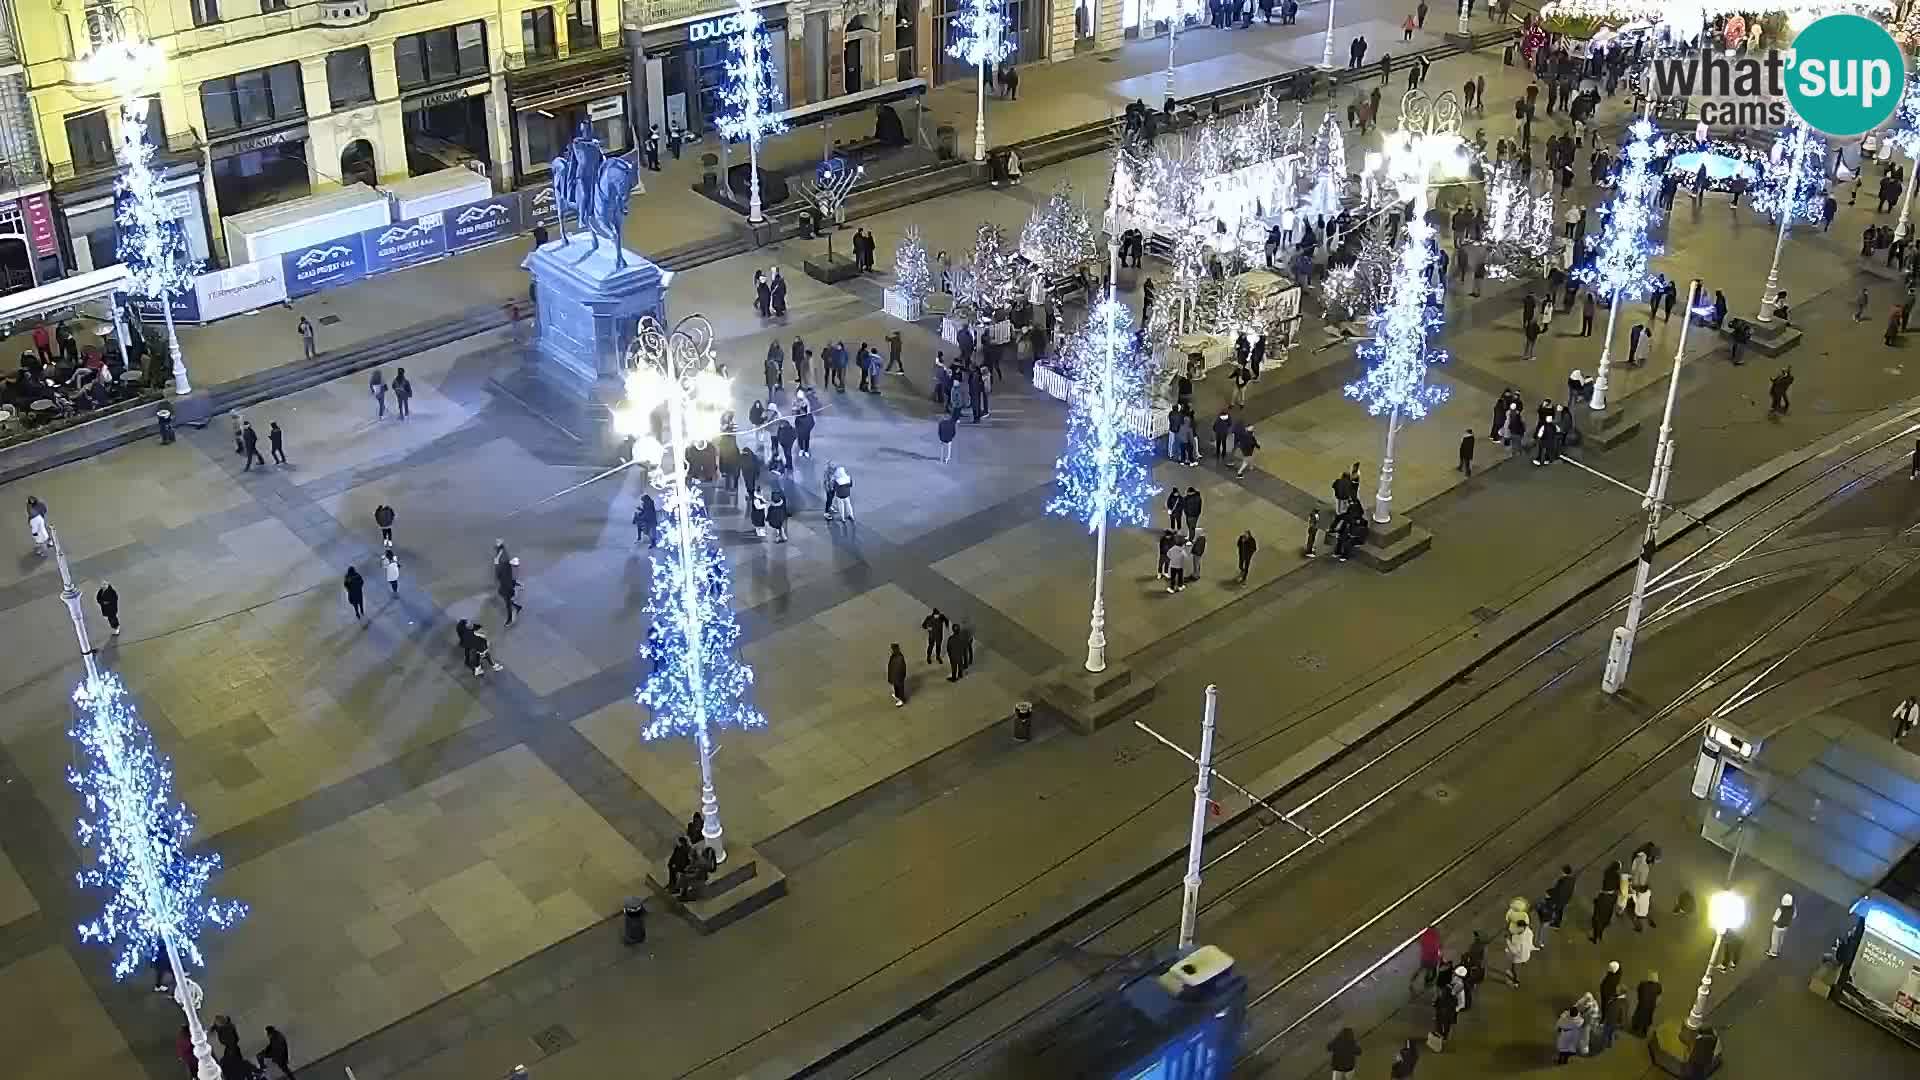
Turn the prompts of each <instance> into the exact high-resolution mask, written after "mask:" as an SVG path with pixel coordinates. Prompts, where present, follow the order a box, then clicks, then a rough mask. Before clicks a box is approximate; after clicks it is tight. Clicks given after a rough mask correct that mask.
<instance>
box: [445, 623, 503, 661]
mask: <svg viewBox="0 0 1920 1080" xmlns="http://www.w3.org/2000/svg"><path fill="white" fill-rule="evenodd" d="M453 632H454V636H455V637H456V638H457V639H458V640H459V642H460V655H461V656H462V658H463V659H464V660H465V662H466V663H467V664H468V665H469V666H471V667H472V668H473V673H474V674H475V675H485V674H486V673H487V669H488V668H489V667H491V668H492V669H493V670H494V671H499V670H500V667H501V665H500V662H499V661H498V660H495V659H494V658H493V646H492V644H491V643H490V642H489V641H488V640H487V634H486V630H485V629H483V628H482V627H481V625H480V624H479V623H477V622H468V621H467V620H465V619H461V620H460V621H459V622H458V623H455V624H454V627H453Z"/></svg>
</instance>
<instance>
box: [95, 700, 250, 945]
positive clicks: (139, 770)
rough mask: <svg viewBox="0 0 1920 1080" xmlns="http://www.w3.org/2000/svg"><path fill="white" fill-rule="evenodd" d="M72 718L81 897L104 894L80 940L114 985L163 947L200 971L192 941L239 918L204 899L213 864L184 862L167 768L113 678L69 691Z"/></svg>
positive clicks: (215, 859) (192, 857)
mask: <svg viewBox="0 0 1920 1080" xmlns="http://www.w3.org/2000/svg"><path fill="white" fill-rule="evenodd" d="M73 702H74V705H75V706H76V707H77V708H78V710H79V714H80V715H79V717H78V718H77V719H76V721H75V722H74V726H73V728H72V729H71V730H70V731H69V732H68V734H70V735H71V736H72V738H73V740H74V742H75V744H77V746H78V747H79V750H80V755H81V759H82V760H81V762H80V763H79V764H75V765H72V766H69V767H68V769H67V783H68V784H69V785H71V786H72V787H73V790H74V791H75V792H77V793H79V795H80V802H81V815H80V819H79V823H78V833H79V838H80V844H81V846H82V847H85V848H89V849H91V851H92V853H93V862H92V863H91V864H89V865H88V866H86V867H85V868H83V869H82V870H80V871H79V873H78V874H77V875H75V876H76V877H77V879H78V880H79V883H80V885H81V887H82V888H86V889H98V890H101V891H102V892H105V893H106V894H107V896H106V902H105V903H104V904H103V906H102V907H101V909H100V913H99V914H98V915H96V916H95V917H94V918H93V919H91V920H90V921H88V922H85V923H82V924H81V925H80V927H79V930H80V940H82V941H87V942H93V943H97V944H100V945H105V946H107V947H108V948H110V949H113V950H114V958H113V977H114V978H116V979H124V978H126V977H127V976H129V975H131V974H133V973H134V972H136V971H138V970H140V969H141V968H142V967H145V966H146V965H147V964H149V963H151V962H152V961H153V960H154V959H155V957H157V956H159V955H160V954H161V953H162V952H163V951H164V948H165V945H166V943H168V942H171V943H172V945H173V949H174V952H175V954H176V955H177V956H178V958H179V962H180V963H181V964H183V965H190V966H193V967H204V966H205V964H206V960H205V958H204V957H202V955H201V953H200V937H201V935H202V934H204V933H205V932H206V931H207V929H208V928H209V927H218V928H221V929H226V928H230V927H232V926H233V925H234V924H236V923H238V922H239V921H240V920H241V919H242V918H244V917H245V916H246V914H247V906H246V905H245V904H242V903H240V902H239V901H237V900H217V899H213V898H211V897H209V896H207V885H208V883H209V882H211V881H212V880H213V875H214V873H215V872H216V871H218V870H219V869H220V856H218V855H214V854H207V853H202V854H189V853H188V852H187V841H188V840H189V839H191V838H192V836H193V825H194V819H193V813H192V812H191V811H189V810H188V809H187V807H186V805H185V804H184V803H181V802H179V801H178V800H176V799H175V798H174V796H173V765H172V763H171V762H169V761H168V760H167V759H166V757H165V756H164V755H162V754H161V753H160V752H159V751H158V750H156V749H155V748H154V745H153V734H152V732H150V731H148V730H147V726H146V725H145V724H143V723H141V721H140V716H139V713H138V711H137V710H136V709H135V708H134V705H133V702H132V701H130V700H129V699H128V697H127V692H126V687H125V686H124V685H123V684H122V683H121V681H120V678H119V676H117V675H113V674H111V673H108V674H103V675H101V676H99V677H98V678H97V679H93V680H91V681H89V682H86V683H82V684H81V686H80V688H79V689H77V690H75V691H74V694H73Z"/></svg>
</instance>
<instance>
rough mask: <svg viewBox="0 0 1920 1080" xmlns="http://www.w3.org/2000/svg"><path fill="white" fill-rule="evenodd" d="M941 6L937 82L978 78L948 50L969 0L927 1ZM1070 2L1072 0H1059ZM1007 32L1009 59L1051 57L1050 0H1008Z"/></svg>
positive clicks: (936, 23) (937, 21) (936, 45)
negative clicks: (1048, 30)
mask: <svg viewBox="0 0 1920 1080" xmlns="http://www.w3.org/2000/svg"><path fill="white" fill-rule="evenodd" d="M927 2H928V3H930V4H935V5H937V8H936V10H937V11H938V12H939V14H938V15H937V16H936V17H935V20H934V25H933V41H934V49H935V51H936V52H938V53H939V57H940V59H939V62H938V63H937V64H935V65H934V71H935V76H934V83H935V85H941V84H945V83H950V82H956V81H969V82H970V81H972V80H973V79H974V78H975V75H974V68H973V65H972V64H969V63H967V62H966V61H965V60H961V59H958V58H956V57H954V56H953V55H952V54H950V53H948V52H947V46H948V45H950V44H952V42H953V40H954V36H955V34H956V31H955V29H954V26H955V20H957V19H960V18H963V17H964V16H965V14H966V10H967V0H927ZM1056 2H1059V3H1070V2H1072V0H1056ZM1006 12H1007V28H1008V30H1007V32H1008V35H1009V36H1010V37H1011V38H1012V39H1013V43H1014V50H1013V55H1012V56H1010V57H1008V59H1007V62H1008V63H1011V64H1014V65H1019V64H1030V63H1035V62H1037V61H1040V60H1044V59H1046V57H1047V29H1046V21H1045V20H1046V17H1047V0H1007V3H1006Z"/></svg>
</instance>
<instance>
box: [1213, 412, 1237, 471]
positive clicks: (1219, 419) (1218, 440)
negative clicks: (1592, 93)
mask: <svg viewBox="0 0 1920 1080" xmlns="http://www.w3.org/2000/svg"><path fill="white" fill-rule="evenodd" d="M1232 438H1233V417H1232V415H1230V414H1229V413H1228V412H1227V410H1225V409H1221V410H1220V415H1219V416H1216V417H1214V418H1213V456H1214V457H1216V458H1219V459H1220V460H1221V461H1225V460H1227V443H1228V442H1229V441H1230V440H1231V439H1232Z"/></svg>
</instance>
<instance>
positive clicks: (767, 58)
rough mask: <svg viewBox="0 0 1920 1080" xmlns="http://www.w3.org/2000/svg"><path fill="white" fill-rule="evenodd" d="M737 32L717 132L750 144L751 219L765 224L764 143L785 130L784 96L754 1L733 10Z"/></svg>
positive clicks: (731, 42)
mask: <svg viewBox="0 0 1920 1080" xmlns="http://www.w3.org/2000/svg"><path fill="white" fill-rule="evenodd" d="M733 20H734V24H735V30H734V34H733V37H732V38H731V39H730V40H729V41H728V49H729V51H730V52H731V54H732V55H731V56H730V57H729V59H728V60H727V79H726V84H725V85H724V86H723V87H722V88H721V91H720V111H719V113H718V114H717V115H715V116H714V118H713V122H714V126H715V127H718V128H719V129H720V134H721V136H722V137H724V138H725V139H727V140H728V141H729V142H745V143H746V144H747V162H748V165H749V166H750V169H749V172H750V177H749V180H748V184H749V188H750V194H749V195H748V199H747V219H748V220H749V221H755V222H758V221H762V220H764V219H765V215H764V214H762V213H761V210H760V140H761V139H763V138H766V137H767V136H769V135H778V134H780V133H781V132H783V131H785V130H787V125H786V124H785V123H784V122H783V121H782V120H781V119H780V116H779V113H780V109H781V104H782V102H783V101H784V100H785V96H784V95H783V94H782V93H781V90H780V87H779V85H778V84H776V83H775V82H774V72H775V71H776V68H775V67H774V63H773V39H772V35H770V34H769V33H768V32H767V26H766V20H764V19H762V18H761V17H760V12H759V11H758V10H756V9H755V8H754V7H753V4H752V0H739V3H738V4H737V6H736V7H735V9H734V14H733Z"/></svg>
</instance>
